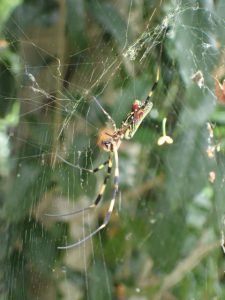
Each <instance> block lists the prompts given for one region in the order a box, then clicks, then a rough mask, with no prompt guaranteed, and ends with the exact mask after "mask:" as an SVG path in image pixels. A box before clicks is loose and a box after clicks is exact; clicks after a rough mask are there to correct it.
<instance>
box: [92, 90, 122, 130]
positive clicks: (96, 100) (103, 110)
mask: <svg viewBox="0 0 225 300" xmlns="http://www.w3.org/2000/svg"><path fill="white" fill-rule="evenodd" d="M93 99H94V100H95V102H96V103H97V105H98V106H99V107H100V109H101V110H102V112H103V113H104V114H105V115H106V117H107V118H108V120H109V121H110V122H111V124H112V126H113V129H114V131H116V130H117V128H116V123H115V122H114V120H113V119H112V117H111V116H110V115H109V113H107V111H106V110H105V109H104V108H103V107H102V106H101V104H100V103H99V101H98V99H97V98H96V97H94V96H93Z"/></svg>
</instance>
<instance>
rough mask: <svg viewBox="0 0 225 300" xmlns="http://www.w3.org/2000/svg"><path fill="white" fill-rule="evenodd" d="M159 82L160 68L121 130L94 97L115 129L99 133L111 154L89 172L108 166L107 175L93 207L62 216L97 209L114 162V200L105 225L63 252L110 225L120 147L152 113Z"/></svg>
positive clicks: (117, 181) (104, 147)
mask: <svg viewBox="0 0 225 300" xmlns="http://www.w3.org/2000/svg"><path fill="white" fill-rule="evenodd" d="M158 81H159V68H158V70H157V76H156V81H155V83H154V84H153V86H152V88H151V90H150V92H149V94H148V96H147V97H146V99H145V100H144V101H139V100H135V101H134V102H133V104H132V108H131V111H130V113H129V114H128V115H127V117H126V118H125V120H124V121H123V122H122V124H121V127H120V128H117V127H116V124H115V122H114V121H113V119H112V118H111V117H110V115H109V114H108V113H107V112H106V111H105V110H104V108H103V107H102V106H101V104H100V103H99V102H98V100H97V99H96V98H95V97H94V100H95V102H96V103H97V104H98V106H99V107H100V108H101V110H102V112H103V113H104V114H105V115H106V116H107V118H108V120H109V121H110V122H111V124H112V127H113V128H104V129H103V130H101V131H100V133H99V136H98V141H97V144H98V146H99V147H100V148H101V149H102V150H104V151H106V152H108V153H109V157H108V159H107V160H106V161H105V162H104V163H103V164H102V165H100V166H99V167H98V168H95V169H93V170H89V171H90V172H91V173H95V172H97V171H99V170H101V169H103V168H104V166H106V165H108V169H107V173H106V176H105V179H104V182H103V184H102V187H101V188H100V192H99V194H98V195H97V197H96V199H95V201H94V202H93V203H92V204H91V205H89V206H87V207H86V208H83V209H80V210H78V211H75V212H70V213H67V214H63V215H61V216H65V215H66V216H68V215H72V214H76V213H81V212H84V211H86V210H89V209H92V208H95V207H96V206H97V205H98V204H99V202H100V201H101V199H102V197H103V195H104V192H105V189H106V186H107V183H108V180H109V178H110V176H111V174H112V168H113V162H114V164H115V167H114V183H113V190H112V198H111V200H110V204H109V208H108V211H107V213H106V215H105V218H104V220H103V223H102V224H101V225H100V226H99V227H98V228H97V229H95V230H94V231H93V232H92V233H90V234H89V235H87V236H85V237H84V238H83V239H81V240H79V241H77V242H75V243H73V244H70V245H66V246H60V247H58V249H61V250H64V249H70V248H73V247H76V246H78V245H80V244H82V243H83V242H85V241H87V240H89V239H90V238H92V237H93V236H94V235H95V234H96V233H98V232H100V231H101V230H102V229H103V228H105V227H106V226H107V224H108V223H109V221H110V218H111V215H112V212H113V208H114V204H115V200H116V195H117V193H118V189H119V158H118V150H119V147H120V145H121V142H122V140H123V139H127V140H128V139H131V138H132V137H133V136H134V134H135V133H136V131H137V129H138V128H139V126H140V125H141V123H142V122H143V120H144V119H145V117H146V116H147V115H148V114H149V113H150V111H151V109H152V107H153V103H152V102H151V98H152V96H153V94H154V91H155V89H156V87H157V84H158ZM86 170H88V169H86ZM49 216H60V215H49Z"/></svg>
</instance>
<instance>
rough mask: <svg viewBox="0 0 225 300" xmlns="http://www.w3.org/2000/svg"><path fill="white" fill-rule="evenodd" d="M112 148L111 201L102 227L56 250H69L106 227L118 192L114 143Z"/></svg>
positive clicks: (117, 170) (116, 158) (117, 172)
mask: <svg viewBox="0 0 225 300" xmlns="http://www.w3.org/2000/svg"><path fill="white" fill-rule="evenodd" d="M112 146H113V154H114V160H115V174H114V187H113V193H112V199H111V201H110V205H109V208H108V211H107V213H106V215H105V218H104V221H103V223H102V225H100V226H99V227H98V228H97V229H96V230H95V231H93V232H92V233H91V234H89V235H87V236H86V237H84V238H83V239H82V240H80V241H78V242H76V243H73V244H71V245H68V246H60V247H57V248H58V249H60V250H65V249H71V248H73V247H76V246H79V245H81V244H82V243H83V242H85V241H87V240H89V239H90V238H92V237H93V236H94V235H95V234H96V233H98V232H99V231H101V230H102V229H103V228H105V227H106V226H107V224H108V223H109V221H110V218H111V215H112V212H113V208H114V204H115V200H116V195H117V192H118V187H119V162H118V151H117V147H116V145H115V144H114V143H113V144H112Z"/></svg>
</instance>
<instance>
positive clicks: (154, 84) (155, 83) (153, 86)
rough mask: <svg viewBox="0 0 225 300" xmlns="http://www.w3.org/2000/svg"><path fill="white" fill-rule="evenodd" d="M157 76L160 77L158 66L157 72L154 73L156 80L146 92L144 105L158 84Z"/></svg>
mask: <svg viewBox="0 0 225 300" xmlns="http://www.w3.org/2000/svg"><path fill="white" fill-rule="evenodd" d="M159 77H160V68H159V67H158V68H157V74H156V80H155V82H154V83H153V85H152V88H151V90H150V92H149V93H148V96H147V98H146V99H145V102H144V105H146V104H147V103H148V102H149V100H150V99H151V97H152V95H153V94H154V91H155V89H156V87H157V85H158V82H159Z"/></svg>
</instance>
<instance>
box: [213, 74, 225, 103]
mask: <svg viewBox="0 0 225 300" xmlns="http://www.w3.org/2000/svg"><path fill="white" fill-rule="evenodd" d="M215 94H216V97H217V99H218V100H219V101H220V102H221V103H223V104H225V80H224V81H223V84H221V83H220V82H219V80H218V79H217V78H215Z"/></svg>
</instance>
